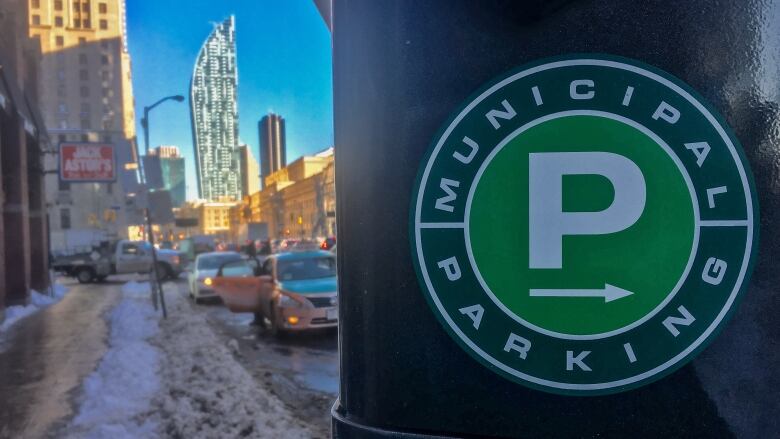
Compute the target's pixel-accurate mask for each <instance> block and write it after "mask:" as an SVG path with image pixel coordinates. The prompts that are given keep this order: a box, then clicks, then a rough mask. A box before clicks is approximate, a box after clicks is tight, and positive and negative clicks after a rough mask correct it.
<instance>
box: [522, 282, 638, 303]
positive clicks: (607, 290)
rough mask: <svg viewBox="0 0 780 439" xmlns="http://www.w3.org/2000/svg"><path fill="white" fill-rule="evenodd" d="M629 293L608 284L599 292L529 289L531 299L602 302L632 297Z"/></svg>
mask: <svg viewBox="0 0 780 439" xmlns="http://www.w3.org/2000/svg"><path fill="white" fill-rule="evenodd" d="M632 294H634V293H632V292H631V291H628V290H624V289H622V288H619V287H616V286H614V285H610V284H604V288H603V289H600V290H542V289H535V288H532V289H531V297H603V298H604V302H612V301H613V300H617V299H622V298H623V297H628V296H630V295H632Z"/></svg>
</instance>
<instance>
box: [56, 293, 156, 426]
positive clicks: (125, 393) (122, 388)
mask: <svg viewBox="0 0 780 439" xmlns="http://www.w3.org/2000/svg"><path fill="white" fill-rule="evenodd" d="M121 291H122V300H121V301H120V302H119V304H118V305H117V306H116V308H114V310H113V311H112V312H111V315H110V317H109V323H110V326H111V333H110V336H109V349H108V351H107V352H106V354H105V355H104V357H103V359H102V360H101V361H100V365H99V366H98V368H97V370H96V371H95V372H93V373H92V374H91V375H90V376H89V377H87V379H86V380H85V382H84V389H83V391H84V395H83V397H82V401H81V404H80V408H79V411H78V414H77V415H76V417H75V418H74V419H73V422H72V425H71V428H70V430H71V431H70V432H69V436H70V437H79V438H82V437H83V438H96V439H97V438H108V437H110V438H112V439H123V438H128V439H129V438H143V437H156V436H157V433H156V432H157V422H156V420H155V419H156V418H155V416H154V414H153V407H152V401H153V399H154V398H155V396H156V394H157V392H158V391H159V389H160V381H159V378H158V368H159V364H160V352H159V351H158V350H157V349H156V348H155V347H154V346H152V345H151V344H150V343H149V339H151V338H152V337H154V336H155V335H156V334H157V333H158V332H159V326H158V317H157V315H155V312H154V309H153V308H152V304H151V301H150V300H149V285H148V284H142V283H136V282H128V283H127V284H125V285H123V286H122V289H121Z"/></svg>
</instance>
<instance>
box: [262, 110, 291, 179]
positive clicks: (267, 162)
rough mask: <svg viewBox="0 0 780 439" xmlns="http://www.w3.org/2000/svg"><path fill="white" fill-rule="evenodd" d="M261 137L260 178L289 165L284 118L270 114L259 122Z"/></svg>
mask: <svg viewBox="0 0 780 439" xmlns="http://www.w3.org/2000/svg"><path fill="white" fill-rule="evenodd" d="M257 127H258V132H259V138H260V180H261V181H262V183H263V185H265V178H266V177H268V176H269V175H271V174H273V173H274V172H276V171H278V170H280V169H282V168H284V167H285V166H287V138H286V132H285V126H284V118H283V117H282V116H280V115H278V114H273V113H271V114H268V115H266V116H263V118H262V119H260V122H259V123H258V124H257Z"/></svg>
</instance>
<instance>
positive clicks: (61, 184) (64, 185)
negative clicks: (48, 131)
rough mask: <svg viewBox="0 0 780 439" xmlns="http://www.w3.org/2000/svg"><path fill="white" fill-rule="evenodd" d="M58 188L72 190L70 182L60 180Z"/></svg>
mask: <svg viewBox="0 0 780 439" xmlns="http://www.w3.org/2000/svg"><path fill="white" fill-rule="evenodd" d="M63 142H64V140H63ZM57 188H58V189H59V190H61V191H69V190H70V182H68V181H62V180H59V182H58V184H57Z"/></svg>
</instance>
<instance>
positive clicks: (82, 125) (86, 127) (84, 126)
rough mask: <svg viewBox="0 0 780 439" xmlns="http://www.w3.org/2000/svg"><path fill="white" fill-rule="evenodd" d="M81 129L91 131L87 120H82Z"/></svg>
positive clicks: (90, 125)
mask: <svg viewBox="0 0 780 439" xmlns="http://www.w3.org/2000/svg"><path fill="white" fill-rule="evenodd" d="M81 129H82V130H91V129H92V124H91V123H90V122H89V119H82V121H81Z"/></svg>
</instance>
